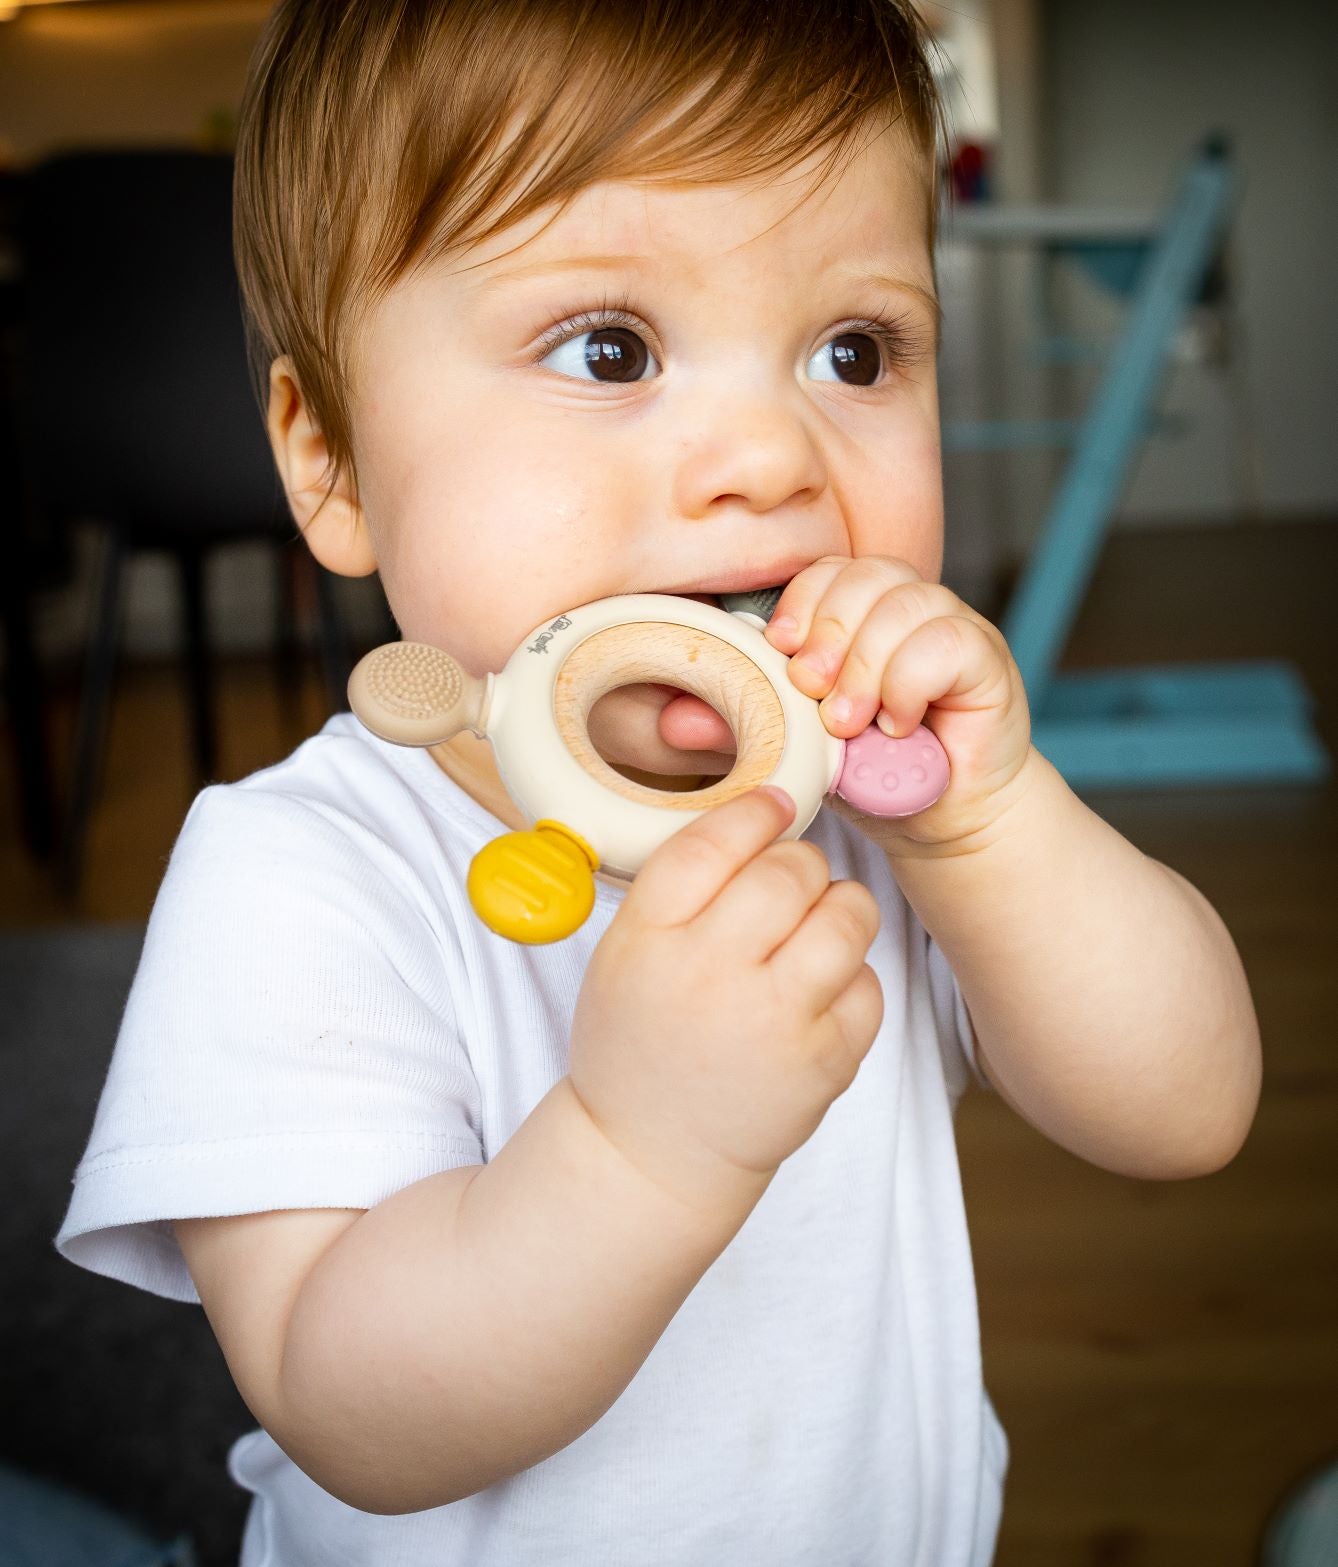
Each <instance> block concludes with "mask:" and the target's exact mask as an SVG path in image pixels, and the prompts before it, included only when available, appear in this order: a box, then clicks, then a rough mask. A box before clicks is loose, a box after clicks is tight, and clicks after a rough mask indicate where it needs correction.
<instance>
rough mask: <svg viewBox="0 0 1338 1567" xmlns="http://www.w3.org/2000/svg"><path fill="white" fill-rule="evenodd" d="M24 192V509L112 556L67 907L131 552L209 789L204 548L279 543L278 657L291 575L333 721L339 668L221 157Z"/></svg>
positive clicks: (324, 577) (78, 160) (108, 169)
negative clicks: (168, 608)
mask: <svg viewBox="0 0 1338 1567" xmlns="http://www.w3.org/2000/svg"><path fill="white" fill-rule="evenodd" d="M23 185H24V189H23V193H22V197H21V200H20V203H19V211H18V237H19V253H20V256H21V266H22V286H21V290H20V293H21V301H20V306H19V317H20V321H19V332H18V382H19V410H18V421H19V433H20V445H21V463H20V466H21V469H22V470H23V472H22V478H23V483H24V486H25V491H26V497H27V507H28V511H29V514H30V516H34V515H35V516H36V518H37V519H38V526H39V527H40V529H42V530H50V529H58V528H67V527H69V526H70V525H71V524H73V523H75V522H80V521H89V520H91V521H95V522H97V523H98V524H100V525H101V527H102V529H103V530H104V539H105V548H104V551H103V556H102V565H101V580H100V583H99V586H98V597H97V610H96V616H95V623H94V627H93V631H92V635H91V638H90V642H89V648H88V658H87V667H86V675H85V680H84V686H83V691H82V695H81V700H80V713H79V720H78V726H77V734H76V741H75V755H74V763H73V772H72V777H71V781H70V788H69V796H68V802H67V808H66V812H65V824H64V830H63V834H62V843H61V853H60V860H61V881H62V884H63V885H64V887H65V888H66V890H67V891H72V890H73V888H74V887H75V885H76V884H77V880H78V875H79V869H80V862H81V858H82V847H83V839H84V834H85V830H86V826H87V820H88V814H89V810H90V808H91V804H92V800H93V796H94V792H95V788H96V782H97V772H98V766H99V762H100V758H101V752H102V745H103V740H104V738H105V730H106V722H107V715H108V709H109V703H110V698H111V691H112V682H113V673H114V667H115V660H116V651H117V643H118V634H119V626H120V620H121V608H122V598H123V589H124V575H125V564H126V560H127V558H128V557H129V556H130V555H131V554H132V553H133V552H136V551H141V550H156V551H166V552H167V553H169V554H170V555H171V556H173V557H174V559H175V562H176V565H177V569H178V571H179V575H180V582H181V606H182V612H183V613H182V622H183V632H184V641H185V652H186V657H185V663H184V672H185V675H186V680H187V691H188V695H189V701H190V710H191V715H192V731H193V740H194V753H195V762H196V767H197V770H198V772H199V776H200V778H201V780H206V779H208V778H210V777H211V776H212V774H213V770H214V755H215V752H214V718H213V702H212V693H211V681H210V678H209V662H210V658H209V639H208V631H207V624H206V612H205V567H206V562H207V559H208V556H209V555H210V553H211V552H212V551H213V550H215V549H217V548H219V547H220V546H224V545H228V544H232V543H236V542H239V541H242V540H255V539H265V540H268V541H270V542H272V544H273V545H274V547H275V550H276V565H277V566H278V569H279V571H280V581H281V584H282V585H283V588H282V591H281V592H280V594H279V603H280V605H281V613H280V625H279V628H278V644H279V648H278V650H279V654H280V658H281V661H282V663H283V665H284V668H285V669H286V672H287V674H288V675H289V676H291V674H292V672H293V666H294V663H295V652H294V637H293V629H292V620H293V614H292V593H293V589H294V579H293V573H295V572H297V571H303V570H310V571H311V572H312V573H313V575H314V578H315V582H316V593H317V597H318V603H319V605H320V617H319V618H320V626H321V634H320V642H321V657H322V668H323V671H324V675H325V680H326V685H327V690H328V695H329V699H330V703H331V709H332V710H334V709H335V708H338V707H341V706H343V685H344V681H345V680H346V679H347V674H348V663H349V660H348V656H347V652H346V643H345V638H344V635H343V630H342V627H341V625H340V619H339V615H338V611H337V607H336V604H335V600H334V595H333V591H332V583H331V580H330V578H329V577H328V574H326V573H325V572H324V571H322V570H320V568H319V567H317V566H316V565H315V563H314V562H313V561H311V560H310V557H309V555H308V553H307V551H306V550H305V549H304V548H303V547H302V545H301V543H300V541H298V540H297V539H296V536H295V532H294V529H293V525H292V522H291V520H290V519H289V517H288V515H287V511H286V508H285V506H284V504H283V497H282V493H281V489H280V485H279V482H278V478H277V475H276V474H275V471H274V466H273V462H272V459H271V456H270V452H269V446H268V442H267V441H266V438H265V433H264V428H263V425H262V421H261V417H260V412H259V409H258V407H257V402H256V397H255V393H254V390H253V387H252V381H251V375H250V370H249V368H248V364H247V359H246V349H245V339H244V332H243V327H242V316H241V305H240V299H239V294H238V288H237V280H236V273H235V271H234V268H233V262H232V235H231V221H232V159H231V158H230V157H227V156H219V155H216V154H211V153H197V152H190V151H175V150H173V151H124V152H121V151H118V152H79V153H68V154H64V155H61V156H57V157H53V158H51V159H49V160H48V161H46V162H44V163H42V164H40V165H38V166H37V167H36V168H34V169H33V170H31V171H30V173H29V175H28V176H27V178H26V179H25V180H24V182H23Z"/></svg>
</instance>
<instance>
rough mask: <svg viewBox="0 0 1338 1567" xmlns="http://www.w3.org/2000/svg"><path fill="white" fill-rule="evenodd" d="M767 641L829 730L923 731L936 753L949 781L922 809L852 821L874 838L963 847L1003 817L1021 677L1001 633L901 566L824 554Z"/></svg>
mask: <svg viewBox="0 0 1338 1567" xmlns="http://www.w3.org/2000/svg"><path fill="white" fill-rule="evenodd" d="M766 635H767V640H768V641H769V642H770V643H771V644H772V646H773V647H775V648H778V649H779V650H780V651H781V652H782V653H788V654H791V655H792V657H791V660H790V679H791V680H792V681H793V682H794V684H795V685H796V686H797V687H798V688H799V690H801V691H802V692H804V694H805V695H806V696H811V697H814V698H820V699H822V706H821V712H822V717H823V722H824V723H825V724H826V726H827V728H828V730H829V731H830V732H831V733H832V734H834V735H837V736H838V737H839V738H840V739H842V740H849V739H851V738H852V737H853V736H855V735H857V734H861V733H862V732H863V731H864V730H865V729H867V728H868V726H869V725H870V724H871V723H872V722H874V721H875V720H876V721H877V723H878V726H879V728H880V729H882V730H883V731H884V732H885V733H886V734H889V735H893V736H899V735H906V734H909V733H910V732H911V730H913V729H914V728H915V726H916V725H917V724H919V723H924V724H925V725H926V726H927V727H928V728H930V729H932V730H933V732H934V734H935V735H936V736H937V737H938V739H939V741H940V743H941V744H942V746H943V749H944V750H945V751H946V752H947V754H948V762H949V765H950V767H951V769H952V772H951V778H950V781H949V784H948V787H947V789H946V790H945V792H944V793H943V794H942V796H940V798H939V799H938V800H937V801H936V802H935V803H934V804H933V805H931V806H929V807H928V808H927V809H926V810H923V811H921V812H919V813H918V814H916V815H914V816H907V817H901V818H895V819H891V820H887V821H880V822H877V823H876V824H875V823H872V822H869V823H864V822H862V823H861V825H867V826H868V827H869V828H870V830H872V831H874V832H876V835H877V837H878V838H879V840H880V841H884V840H886V841H889V842H890V841H892V840H900V841H903V842H909V843H913V844H918V845H932V846H934V847H935V848H941V847H944V846H946V845H950V844H961V843H965V842H966V841H967V840H968V839H970V838H971V837H972V835H973V834H978V833H980V832H982V831H983V830H987V829H988V828H989V827H990V826H991V824H992V823H993V822H995V821H996V820H997V819H998V818H999V816H1000V815H1001V813H1002V812H1003V810H1004V809H1006V807H1007V805H1008V803H1009V800H1010V798H1011V794H1010V786H1011V785H1013V783H1014V780H1015V779H1016V778H1017V777H1018V775H1019V773H1020V772H1021V771H1022V766H1023V763H1024V762H1025V761H1026V760H1027V757H1028V755H1029V754H1030V751H1031V718H1030V714H1029V712H1028V708H1027V697H1026V692H1025V690H1024V689H1023V685H1022V676H1021V674H1020V673H1019V672H1018V668H1017V665H1016V664H1015V663H1014V662H1013V656H1012V654H1011V653H1010V652H1009V651H1008V644H1007V643H1006V642H1005V641H1004V639H1003V635H1002V633H1000V631H999V630H998V629H997V628H996V627H994V626H992V625H991V624H990V623H989V621H987V620H985V619H984V618H983V617H982V616H980V615H978V614H977V613H976V612H975V610H973V609H972V608H971V607H970V606H969V605H967V604H965V603H963V602H962V600H961V599H959V598H958V597H957V595H956V594H955V593H953V592H952V591H951V590H950V589H948V588H945V587H943V586H941V585H940V584H939V583H935V582H925V581H924V580H923V579H922V578H921V577H920V576H919V575H918V573H917V572H916V571H915V568H914V567H913V566H909V565H907V564H906V562H905V561H904V560H891V559H888V558H887V557H885V556H878V555H869V556H865V557H863V558H862V559H860V560H850V559H848V558H847V557H845V556H836V555H829V556H824V557H823V559H821V560H818V561H815V562H814V563H813V564H812V565H811V566H809V567H806V568H805V569H804V570H803V571H801V572H800V573H799V575H798V576H797V577H795V578H794V579H793V580H792V581H791V582H790V584H789V586H788V587H787V588H786V589H785V592H784V593H783V594H782V595H781V598H780V601H779V603H778V604H777V605H776V609H775V612H774V614H773V615H772V618H771V622H770V624H769V625H768V626H767V631H766Z"/></svg>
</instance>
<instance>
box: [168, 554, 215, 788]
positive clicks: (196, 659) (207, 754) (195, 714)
mask: <svg viewBox="0 0 1338 1567" xmlns="http://www.w3.org/2000/svg"><path fill="white" fill-rule="evenodd" d="M177 565H178V567H179V569H180V572H181V608H182V630H183V631H184V633H185V642H186V669H185V673H186V692H187V699H188V701H189V704H190V719H191V739H192V742H193V747H194V751H195V770H196V773H197V775H198V777H199V780H200V782H201V783H202V784H203V783H208V782H209V781H210V780H211V779H212V778H213V776H214V770H215V761H216V748H215V745H214V732H215V731H214V692H213V684H212V681H211V680H210V671H209V632H208V613H207V609H206V605H205V593H204V587H205V570H204V568H205V556H204V551H203V550H202V549H198V548H185V549H182V550H181V551H180V552H179V553H178V555H177Z"/></svg>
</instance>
